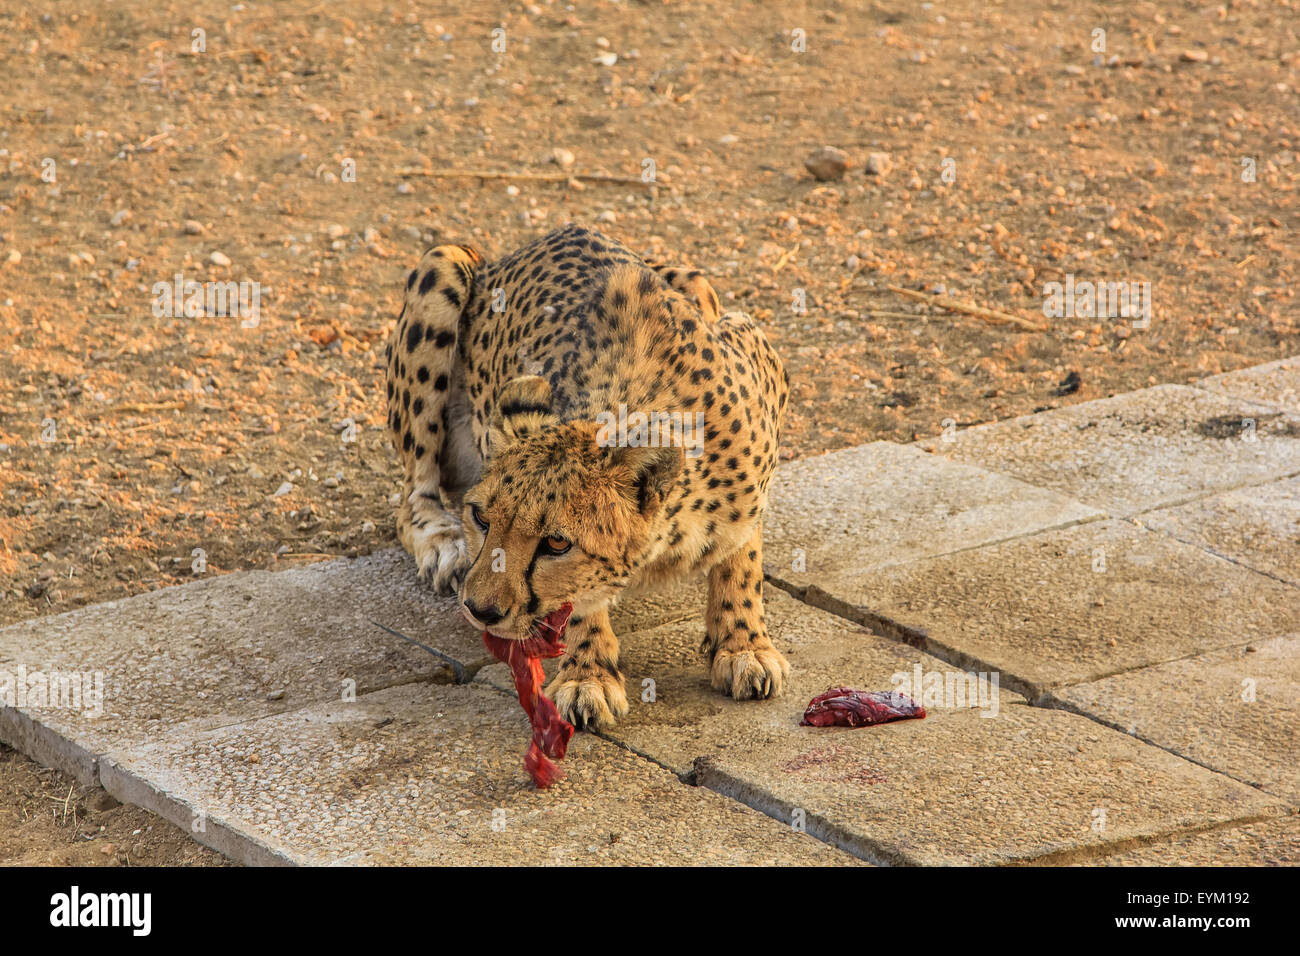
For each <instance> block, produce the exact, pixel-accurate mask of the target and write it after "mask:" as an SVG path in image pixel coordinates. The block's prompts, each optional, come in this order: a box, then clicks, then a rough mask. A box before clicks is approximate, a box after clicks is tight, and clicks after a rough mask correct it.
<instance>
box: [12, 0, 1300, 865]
mask: <svg viewBox="0 0 1300 956" xmlns="http://www.w3.org/2000/svg"><path fill="white" fill-rule="evenodd" d="M50 9H51V11H52V12H49V13H44V12H41V11H39V10H35V9H33V8H31V7H30V6H29V5H26V4H19V3H15V2H12V0H0V27H3V29H2V30H0V37H2V39H0V48H3V50H4V60H5V65H6V69H5V70H4V72H3V75H2V76H0V90H2V91H3V96H2V97H0V108H2V109H3V117H4V122H3V124H0V342H2V343H3V349H0V489H3V498H2V506H0V623H6V622H12V621H17V620H22V619H26V618H30V617H33V616H36V615H40V614H51V613H57V612H59V611H63V610H67V609H70V608H73V607H77V606H80V605H82V604H85V603H87V602H91V601H100V600H106V599H110V598H115V597H121V596H124V595H130V594H137V593H140V592H142V591H146V590H149V589H152V588H157V587H162V586H166V585H170V584H176V583H180V582H183V581H185V580H189V579H191V578H192V577H193V576H194V574H195V573H204V574H217V573H223V572H227V571H231V570H237V569H244V568H255V567H283V566H285V565H287V564H290V563H294V562H302V561H311V560H322V559H324V558H326V557H330V556H335V555H352V554H360V553H365V552H368V551H370V550H372V549H375V548H379V547H386V546H391V545H392V544H394V542H395V538H394V533H393V527H392V518H391V506H390V505H389V503H388V502H389V497H390V496H391V495H392V494H393V493H394V492H395V491H396V489H397V487H398V469H397V466H396V460H395V458H394V456H393V454H392V453H391V450H390V449H389V448H388V447H387V445H386V441H385V438H384V435H383V431H382V428H383V422H384V418H385V412H384V407H383V395H382V371H381V369H380V367H379V366H380V361H379V360H380V359H381V357H382V351H383V341H384V338H385V336H386V335H387V333H388V331H389V330H390V329H391V327H392V323H393V321H394V318H395V316H396V313H397V309H398V307H399V297H400V290H401V285H402V280H403V277H404V276H405V274H406V272H407V271H408V270H409V269H410V267H411V265H412V264H413V263H414V261H415V259H416V258H417V257H418V254H419V252H420V251H421V249H422V248H424V247H425V246H427V245H428V244H430V243H432V242H434V241H437V240H440V239H448V240H456V241H469V242H473V243H475V244H477V245H478V246H480V248H482V249H484V250H485V251H486V252H487V253H488V254H489V255H499V254H502V253H505V252H507V251H509V250H511V249H513V248H514V247H516V246H517V245H519V244H521V243H522V242H524V241H526V240H528V239H530V238H532V237H534V236H536V235H538V234H540V233H542V232H544V231H546V230H548V229H550V228H553V227H555V226H558V225H561V224H563V223H564V222H566V221H569V220H576V221H581V222H584V223H587V224H591V225H595V226H596V227H597V228H600V229H602V230H603V231H605V232H607V233H608V234H610V235H611V236H614V237H616V238H619V239H621V240H623V241H625V242H627V243H628V244H629V245H630V246H631V247H632V248H633V249H636V250H638V251H641V252H643V253H644V254H645V255H646V256H647V257H651V256H653V257H655V258H658V259H660V260H664V261H669V262H679V263H687V264H690V265H693V266H696V267H699V268H701V269H704V270H705V271H706V272H707V273H708V274H709V275H710V276H711V277H712V280H713V283H714V286H715V288H716V289H717V291H718V292H719V294H720V296H721V297H722V299H723V304H724V308H728V309H743V310H744V311H746V312H749V313H750V314H752V315H754V316H755V317H756V318H758V319H759V320H760V321H761V322H762V323H763V325H764V327H765V328H766V330H767V332H768V335H769V336H770V337H771V339H772V340H773V342H774V344H775V345H776V347H777V349H778V350H779V351H780V352H781V354H782V356H783V357H784V359H785V362H786V365H787V367H788V368H789V370H790V373H791V378H792V385H793V401H792V406H791V410H790V413H789V418H788V424H787V429H786V435H785V455H786V456H787V457H799V456H805V455H814V454H818V453H822V452H825V451H829V450H833V449H836V448H841V447H844V446H847V445H852V444H858V443H861V442H865V441H870V440H874V439H880V438H884V439H890V440H894V441H909V440H912V439H913V438H922V437H927V436H933V435H936V434H938V433H939V432H941V431H942V430H943V429H944V428H945V427H952V426H953V425H956V426H957V427H960V426H962V425H965V424H969V423H974V422H984V421H990V420H995V419H1000V418H1006V417H1010V416H1015V415H1020V414H1025V413H1028V412H1032V411H1034V410H1037V409H1042V408H1050V407H1056V406H1059V405H1063V404H1070V403H1074V402H1079V401H1086V400H1089V399H1094V398H1099V397H1104V396H1106V395H1110V394H1114V393H1116V392H1123V391H1127V390H1130V389H1134V388H1141V387H1144V386H1146V385H1150V384H1156V383H1165V382H1185V381H1189V380H1192V379H1195V378H1199V377H1201V376H1204V375H1208V374H1213V373H1217V372H1221V371H1226V370H1230V369H1234V368H1238V367H1242V366H1246V365H1251V364H1255V363H1258V362H1263V361H1269V360H1272V359H1275V358H1278V357H1281V356H1283V355H1290V354H1296V353H1300V327H1298V326H1297V315H1298V313H1297V310H1296V307H1295V295H1296V291H1295V290H1296V288H1297V284H1296V282H1295V278H1296V266H1297V259H1298V256H1300V243H1297V241H1296V235H1295V233H1296V226H1297V204H1296V191H1297V185H1298V184H1300V164H1298V163H1297V157H1296V151H1297V148H1298V146H1297V142H1298V140H1300V120H1298V119H1297V116H1300V112H1298V111H1297V106H1298V105H1300V79H1298V74H1297V66H1300V38H1298V31H1300V16H1297V9H1296V5H1295V3H1294V2H1290V3H1288V2H1234V3H1230V4H1226V5H1222V4H1215V3H1206V4H1200V3H1195V2H1180V3H1177V4H1169V3H1165V4H1154V3H1144V2H1137V3H1131V4H1126V5H1125V6H1124V7H1123V8H1122V10H1114V11H1111V12H1107V11H1106V10H1105V8H1103V7H1101V6H1088V7H1080V6H1078V5H1076V4H1071V3H1067V2H1064V0H1061V2H1051V0H1007V2H1002V3H995V4H989V3H984V2H974V0H958V2H952V3H934V4H914V3H903V2H899V0H887V2H877V3H870V4H868V5H865V6H863V7H858V6H856V5H850V4H840V3H834V2H832V3H829V4H825V5H819V6H815V7H809V6H805V5H801V4H796V5H790V6H786V5H777V4H772V3H746V4H741V5H736V4H728V3H717V2H710V0H700V2H693V3H690V4H677V3H663V4H660V3H632V2H625V3H615V2H598V3H592V4H583V5H581V8H580V9H574V8H573V7H570V6H567V5H565V4H562V3H537V4H524V5H517V4H501V5H495V4H488V5H479V6H477V7H465V6H464V5H461V4H451V3H432V4H430V3H420V4H416V3H412V2H397V3H394V2H391V0H390V2H386V3H378V2H371V0H354V2H351V3H348V4H346V5H338V4H330V3H322V2H309V0H285V2H281V3H275V4H270V3H252V2H244V3H235V4H231V3H229V2H226V3H213V2H206V0H199V2H192V3H167V2H149V3H145V2H137V0H125V2H117V3H92V2H81V0H77V2H73V0H69V2H64V3H60V4H58V5H54V6H53V7H51V8H50ZM497 29H500V30H503V31H504V32H503V33H499V34H495V35H494V31H495V30H497ZM196 30H201V31H203V32H202V33H201V34H199V35H197V36H196V34H195V31H196ZM1098 30H1103V31H1105V32H1104V36H1099V35H1098V34H1097V33H1096V32H1095V31H1098ZM1100 45H1104V49H1099V46H1100ZM200 47H201V49H200ZM823 147H832V148H834V149H836V150H841V151H843V155H839V154H834V153H832V154H830V155H829V156H827V155H822V157H821V158H822V162H821V163H818V162H813V163H811V166H812V168H813V169H816V170H817V172H819V173H820V174H822V175H824V176H828V177H830V178H828V179H826V180H825V181H820V180H818V179H817V178H815V177H814V176H813V175H812V174H811V173H810V170H809V167H808V166H806V165H805V160H806V159H809V158H810V157H811V156H812V155H813V154H814V153H816V152H817V151H819V150H821V149H822V148H823ZM841 162H843V165H844V168H843V169H842V170H841V168H840V163H841ZM651 166H653V171H654V182H653V183H652V184H646V183H644V182H643V181H642V178H643V175H644V174H645V173H646V171H647V170H648V169H650V168H651ZM467 170H468V171H474V172H489V171H490V172H492V173H496V174H505V175H504V176H501V177H487V176H466V175H461V173H464V172H465V171H467ZM448 174H454V175H448ZM177 275H180V276H182V281H184V280H196V281H198V282H207V283H215V282H224V281H227V280H230V281H234V282H247V283H257V285H258V288H259V289H260V301H259V306H260V308H259V311H258V314H257V321H256V322H255V323H254V322H253V321H252V320H251V319H244V320H241V317H240V316H239V315H231V314H204V315H197V316H185V315H184V314H180V315H175V316H174V315H172V314H163V315H159V314H157V313H158V311H159V309H157V308H155V306H156V304H157V295H156V292H155V284H157V283H162V284H171V283H172V282H173V281H174V277H175V276H177ZM1071 276H1072V277H1074V279H1075V280H1076V281H1080V282H1081V281H1085V280H1086V281H1099V282H1140V283H1149V287H1148V288H1149V290H1150V300H1149V301H1150V304H1151V321H1150V324H1149V327H1146V328H1141V327H1136V325H1137V324H1135V323H1134V322H1132V321H1130V320H1129V319H1126V318H1123V317H1114V316H1106V317H1093V316H1090V315H1086V314H1077V313H1080V312H1082V310H1075V312H1076V314H1070V315H1066V316H1059V317H1056V316H1054V317H1051V318H1045V316H1044V304H1045V297H1046V291H1047V289H1048V284H1049V283H1053V282H1058V283H1062V284H1064V283H1066V282H1067V281H1068V280H1069V277H1071ZM889 286H895V287H898V288H902V289H907V290H920V291H922V292H926V293H933V292H941V293H944V294H946V295H947V296H949V297H951V298H953V299H956V300H959V301H960V302H963V303H967V304H971V305H978V306H982V307H985V308H988V309H994V310H997V311H998V312H1002V313H1008V314H1011V315H1014V316H1016V317H1018V318H1019V319H1020V322H1021V324H1019V325H1017V324H1005V323H1004V324H993V323H991V322H987V321H984V320H982V319H981V318H978V317H976V316H972V315H969V314H965V313H959V312H950V311H946V310H944V309H941V308H937V307H935V306H934V305H933V304H932V303H924V302H917V301H914V300H912V299H909V298H907V297H905V296H903V295H901V294H899V293H897V292H893V291H890V290H889V288H888V287H889ZM800 304H802V306H803V307H802V308H799V307H798V306H799V305H800ZM215 311H223V310H220V309H217V310H215ZM224 311H225V312H226V313H229V311H230V310H229V309H226V310H224ZM1033 326H1041V327H1042V330H1041V331H1039V330H1035V329H1033V328H1032V327H1033ZM349 423H350V424H349ZM33 773H36V771H35V768H34V767H33V766H31V765H30V764H27V763H26V762H25V761H22V760H20V759H19V758H17V757H16V756H15V755H13V754H12V752H9V753H7V754H4V755H3V757H0V783H3V784H4V785H3V786H0V861H4V860H6V859H9V858H12V854H14V853H18V854H19V857H18V858H20V859H29V858H30V855H31V854H33V853H35V854H36V855H37V856H38V857H39V856H40V854H41V853H42V852H46V853H47V854H48V855H47V857H46V858H47V859H48V860H49V861H50V862H57V861H59V860H61V859H62V857H61V856H60V854H62V853H64V852H70V851H68V850H67V846H68V845H71V844H73V843H75V841H76V840H77V839H78V837H77V836H76V835H75V831H74V830H72V829H69V828H67V827H64V826H62V825H51V824H49V823H48V822H46V821H45V820H44V816H43V815H42V814H37V815H36V816H35V817H32V818H30V819H28V818H24V817H23V815H22V813H20V812H19V809H20V808H21V806H25V804H22V803H21V801H22V800H23V799H25V798H23V797H22V796H21V794H22V792H23V787H24V786H26V785H27V784H30V785H31V786H33V787H34V786H36V783H35V782H34V781H37V779H38V778H36V777H33V776H32V774H33ZM41 773H44V772H43V771H42V772H41ZM24 774H25V775H26V776H24ZM23 781H26V783H24V782H23ZM39 782H40V786H41V788H43V790H42V792H44V790H48V791H49V792H50V793H57V792H62V793H66V792H67V787H68V783H67V781H60V780H58V779H57V775H53V776H50V775H46V776H44V777H41V778H39ZM32 793H35V791H32ZM15 801H18V802H15ZM8 811H12V812H8ZM112 812H115V813H125V814H127V815H129V814H131V813H138V812H139V811H129V810H123V809H119V810H116V811H112ZM11 819H12V820H15V821H18V822H15V823H12V824H11V823H10V822H8V821H9V820H11ZM32 820H36V821H37V822H32ZM160 826H164V825H162V824H157V823H155V829H158V827H160ZM132 829H136V827H132ZM169 839H170V842H166V843H165V844H164V845H160V846H159V848H158V849H157V851H156V852H158V853H159V854H160V856H159V858H158V859H156V860H154V862H176V863H181V862H198V861H199V860H200V858H201V854H196V853H195V851H194V850H193V847H192V845H191V844H190V843H189V841H188V840H186V839H185V837H184V836H183V835H182V834H180V833H179V831H177V832H176V833H175V834H173V835H172V836H171V837H170V838H169ZM23 847H26V848H27V849H21V848H23ZM41 847H45V848H46V849H45V850H44V851H42V850H41ZM23 854H27V856H24V855H23ZM109 857H112V855H111V854H110V855H109Z"/></svg>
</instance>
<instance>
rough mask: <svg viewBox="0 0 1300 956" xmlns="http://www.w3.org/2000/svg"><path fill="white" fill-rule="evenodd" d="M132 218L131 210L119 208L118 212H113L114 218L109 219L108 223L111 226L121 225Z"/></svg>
mask: <svg viewBox="0 0 1300 956" xmlns="http://www.w3.org/2000/svg"><path fill="white" fill-rule="evenodd" d="M130 218H131V210H129V209H119V210H118V211H117V212H115V213H113V218H112V219H110V220H109V221H108V224H109V225H110V226H120V225H122V223H124V222H126V221H127V220H128V219H130Z"/></svg>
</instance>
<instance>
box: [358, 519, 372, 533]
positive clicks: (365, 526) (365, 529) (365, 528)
mask: <svg viewBox="0 0 1300 956" xmlns="http://www.w3.org/2000/svg"><path fill="white" fill-rule="evenodd" d="M374 530H375V523H374V522H373V521H363V522H361V533H362V534H370V533H371V532H372V531H374Z"/></svg>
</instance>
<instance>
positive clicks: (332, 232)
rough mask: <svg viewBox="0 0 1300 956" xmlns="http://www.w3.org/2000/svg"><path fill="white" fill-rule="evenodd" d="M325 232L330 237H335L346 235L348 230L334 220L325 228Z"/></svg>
mask: <svg viewBox="0 0 1300 956" xmlns="http://www.w3.org/2000/svg"><path fill="white" fill-rule="evenodd" d="M325 234H326V235H327V236H329V237H330V238H331V239H337V238H339V237H340V236H346V235H347V234H348V231H347V230H346V229H344V228H343V227H342V226H340V225H339V224H338V223H337V222H336V223H333V224H331V225H330V226H328V227H327V228H326V229H325Z"/></svg>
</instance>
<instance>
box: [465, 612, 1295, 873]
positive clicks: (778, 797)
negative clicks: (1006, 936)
mask: <svg viewBox="0 0 1300 956" xmlns="http://www.w3.org/2000/svg"><path fill="white" fill-rule="evenodd" d="M766 599H767V614H768V626H769V628H770V629H771V631H772V634H773V635H774V637H773V640H774V642H775V643H776V645H777V647H778V648H779V649H780V650H781V651H782V652H783V653H784V654H786V656H787V657H788V659H789V661H790V666H791V669H792V673H791V686H790V689H789V691H788V692H787V694H786V695H785V696H783V697H780V698H777V699H775V700H770V701H761V702H756V701H740V702H737V701H733V700H730V699H728V698H725V697H723V696H721V695H719V694H717V693H716V692H715V691H714V690H712V688H710V687H709V683H708V677H707V673H706V671H705V669H704V666H703V663H702V661H701V658H700V656H699V654H698V651H697V647H698V643H699V634H697V633H696V629H695V628H692V627H683V626H680V625H675V624H670V625H666V626H662V627H659V628H655V629H653V630H651V631H646V632H641V633H638V634H634V635H630V636H628V637H627V639H626V640H624V642H623V645H622V647H623V664H624V668H625V671H626V675H627V679H628V688H629V695H628V696H629V699H630V701H631V712H630V713H629V715H628V716H627V717H626V718H624V719H623V720H621V721H619V723H618V724H617V725H615V727H614V728H613V729H612V730H610V731H608V732H607V733H606V734H605V735H604V736H606V737H608V738H609V739H611V740H614V741H616V742H618V743H621V744H623V745H624V746H626V747H628V748H630V749H632V750H634V751H636V752H637V753H639V754H643V755H645V756H647V757H649V758H650V759H652V760H654V761H656V762H658V763H661V764H663V765H664V766H666V767H667V768H669V769H671V770H672V771H674V772H676V773H678V774H683V775H687V774H695V775H697V778H698V780H699V782H701V783H703V784H705V785H707V786H709V787H711V788H714V789H717V790H718V791H719V792H721V793H724V794H726V795H728V796H732V797H735V798H737V799H739V800H741V801H743V802H745V803H747V804H749V805H750V806H753V807H756V808H758V809H761V810H763V811H764V812H766V813H769V814H771V815H773V816H775V817H776V818H777V819H778V820H780V821H782V822H785V823H789V824H791V825H793V824H794V823H795V822H800V823H801V825H803V826H804V827H805V828H806V830H807V832H808V833H810V834H812V835H815V836H816V837H818V838H819V839H822V840H825V841H827V842H829V843H831V844H833V845H835V846H839V847H842V848H844V849H846V850H848V851H849V852H851V853H854V854H855V855H860V856H862V857H863V858H864V859H866V860H869V861H871V862H877V863H895V864H897V863H996V862H1007V861H1009V860H1013V859H1019V858H1022V857H1027V856H1034V855H1038V854H1045V853H1061V852H1066V853H1068V852H1075V851H1077V852H1080V853H1088V852H1092V850H1091V849H1090V848H1091V847H1093V846H1094V845H1101V844H1104V843H1106V842H1108V841H1115V840H1123V839H1127V838H1130V837H1132V836H1133V835H1135V834H1154V833H1163V832H1172V831H1175V830H1177V829H1179V828H1182V827H1187V826H1195V825H1206V824H1208V823H1209V822H1211V821H1216V820H1222V819H1235V818H1237V817H1238V816H1253V815H1256V814H1262V813H1274V812H1283V809H1282V804H1281V802H1280V801H1278V800H1276V799H1272V798H1268V797H1266V796H1263V795H1260V794H1258V793H1257V792H1256V791H1254V790H1251V789H1250V788H1249V787H1246V786H1243V785H1241V784H1238V783H1235V782H1234V781H1230V780H1228V779H1227V778H1224V777H1221V776H1219V775H1217V774H1213V773H1211V772H1209V771H1207V770H1204V769H1202V768H1199V767H1196V766H1194V765H1192V764H1189V763H1187V762H1186V761H1183V760H1181V759H1179V758H1176V757H1174V756H1172V755H1170V754H1167V753H1165V752H1164V751H1162V750H1159V749H1158V748H1155V747H1151V746H1148V745H1145V744H1142V743H1141V742H1138V741H1135V740H1133V739H1132V738H1129V737H1126V736H1124V735H1122V734H1119V733H1116V732H1115V731H1113V730H1110V729H1108V728H1105V727H1102V726H1100V725H1098V724H1096V723H1094V722H1092V721H1089V720H1087V719H1086V718H1083V717H1080V716H1078V715H1075V714H1069V713H1065V712H1064V711H1059V710H1046V709H1038V708H1029V707H1028V706H1026V704H1025V700H1024V698H1023V697H1021V696H1020V695H1018V694H1015V693H1012V692H1009V691H1007V690H1006V689H1005V688H999V689H998V691H997V697H996V701H997V706H996V710H995V708H994V707H992V706H984V707H979V706H978V703H979V693H980V689H982V690H983V692H984V694H985V697H984V700H985V702H986V704H989V705H991V704H992V701H993V697H992V692H993V684H992V681H993V677H994V675H986V677H985V679H984V681H982V682H981V683H980V684H979V685H978V686H977V689H976V690H975V692H974V694H970V693H969V688H968V685H966V684H965V683H964V682H962V684H961V685H960V686H961V689H962V691H963V695H962V696H963V698H964V699H958V698H957V696H956V693H955V692H956V691H957V689H958V686H959V684H958V681H957V676H958V675H959V674H960V671H958V670H957V669H956V668H953V667H951V666H950V665H946V664H944V663H943V662H942V661H940V660H938V659H936V658H934V657H931V656H930V655H928V654H925V653H922V652H920V651H918V650H917V649H915V648H913V647H909V646H907V645H905V644H901V643H898V642H896V641H891V640H888V639H885V638H882V637H879V636H876V635H873V634H871V633H869V632H867V631H865V630H863V629H860V628H855V627H854V626H853V625H852V624H849V623H847V622H845V621H843V620H841V619H839V618H836V617H835V616H833V615H830V614H827V613H825V612H822V611H818V610H817V609H815V608H808V607H806V606H803V605H801V604H800V603H799V602H797V601H795V600H794V599H793V598H791V597H790V596H789V595H786V594H783V593H781V592H780V591H779V590H777V589H775V588H768V589H767V595H766ZM700 626H701V627H702V625H700ZM918 667H919V669H920V671H921V678H920V680H919V681H917V680H916V677H915V675H916V670H917V668H918ZM895 675H899V676H900V677H902V676H906V677H907V678H908V682H907V684H906V685H905V684H903V683H902V682H901V681H898V682H897V683H896V678H895ZM930 675H939V678H938V679H937V680H935V679H933V678H932V677H931V676H930ZM948 675H952V681H951V683H952V691H953V693H949V692H948V690H947V686H946V685H947V683H948V680H947V678H948ZM479 676H480V677H481V678H484V679H490V680H494V682H500V683H501V684H502V685H503V686H504V681H505V679H506V677H507V675H506V674H505V673H504V669H499V672H498V671H494V670H493V669H491V668H487V669H484V670H483V671H482V672H481V673H480V675H479ZM646 679H650V680H653V682H654V684H653V688H654V699H653V701H650V700H646V699H644V698H643V697H641V696H639V692H640V691H642V690H643V689H644V686H645V685H644V684H643V682H644V681H645V680H646ZM914 683H916V684H919V686H920V687H921V691H920V694H919V695H918V697H919V698H920V699H921V700H922V701H924V702H926V703H927V707H928V710H929V715H928V716H927V717H926V719H925V720H913V721H903V722H899V723H894V724H887V725H883V726H880V727H874V728H860V729H856V730H842V729H838V728H823V729H818V728H811V727H801V726H799V718H800V716H801V715H802V713H803V710H804V708H805V706H806V705H807V703H808V700H809V699H810V698H811V697H813V696H814V695H815V694H818V693H820V692H821V691H823V690H825V689H826V688H827V687H828V686H833V685H836V684H848V685H851V686H854V687H858V688H862V689H875V690H890V689H892V688H894V687H899V688H900V689H904V690H909V691H910V690H912V686H911V685H912V684H914ZM927 688H928V689H929V690H928V691H927ZM927 693H929V696H928V697H927V696H926V695H927ZM959 704H964V705H966V706H957V705H959ZM971 704H976V705H977V706H974V707H972V706H970V705H971ZM986 713H988V714H991V715H992V716H989V717H985V716H982V715H983V714H986ZM588 736H589V735H584V734H580V735H579V737H578V738H576V739H585V738H586V737H588ZM1098 807H1104V808H1107V814H1108V821H1109V823H1108V826H1109V828H1110V829H1109V831H1108V832H1107V833H1104V834H1094V833H1093V832H1092V831H1091V826H1092V822H1093V816H1092V814H1093V811H1094V809H1096V808H1098ZM796 811H802V813H797V812H796Z"/></svg>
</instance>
